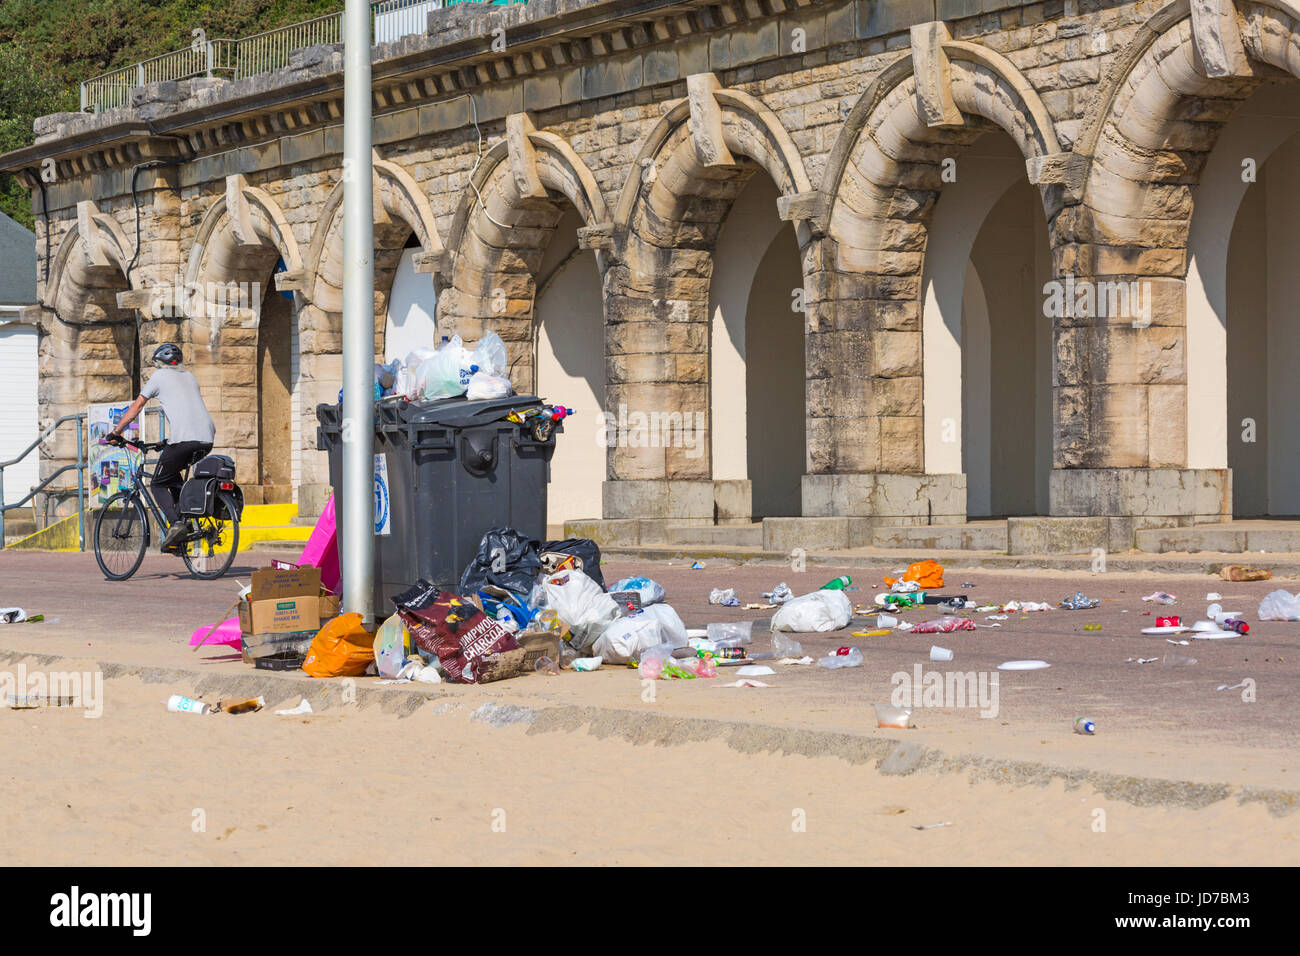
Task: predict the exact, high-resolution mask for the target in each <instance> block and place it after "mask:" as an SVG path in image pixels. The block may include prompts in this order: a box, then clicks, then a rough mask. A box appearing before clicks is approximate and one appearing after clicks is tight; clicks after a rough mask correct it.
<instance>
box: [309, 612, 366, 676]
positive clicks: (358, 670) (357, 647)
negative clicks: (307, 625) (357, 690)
mask: <svg viewBox="0 0 1300 956" xmlns="http://www.w3.org/2000/svg"><path fill="white" fill-rule="evenodd" d="M374 660H375V638H374V635H373V634H371V633H370V632H369V631H367V630H366V629H365V627H364V626H362V623H361V615H360V614H341V615H339V616H338V617H336V618H334V619H333V620H331V621H330V622H329V623H328V624H326V625H325V626H324V627H322V628H321V629H320V631H319V632H318V633H317V635H316V636H315V637H314V638H312V642H311V646H310V647H309V648H308V649H307V658H306V660H304V661H303V662H302V669H303V670H304V671H306V672H307V674H309V675H310V676H312V677H358V676H360V675H361V674H364V673H365V672H366V669H367V668H369V667H370V665H371V664H372V663H374Z"/></svg>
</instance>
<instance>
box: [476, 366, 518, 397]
mask: <svg viewBox="0 0 1300 956" xmlns="http://www.w3.org/2000/svg"><path fill="white" fill-rule="evenodd" d="M514 392H515V390H514V388H513V387H512V386H511V385H510V379H508V378H500V377H498V376H496V375H488V374H487V373H486V372H482V371H480V372H475V373H474V374H473V375H471V376H470V377H469V386H468V387H467V388H466V389H465V397H466V398H468V399H469V400H470V401H471V402H481V401H484V400H486V399H489V398H506V397H507V396H510V395H513V394H514Z"/></svg>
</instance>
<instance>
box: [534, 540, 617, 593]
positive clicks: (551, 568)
mask: <svg viewBox="0 0 1300 956" xmlns="http://www.w3.org/2000/svg"><path fill="white" fill-rule="evenodd" d="M538 557H540V558H541V561H542V571H544V572H545V573H546V574H559V573H560V572H561V571H566V570H568V569H569V568H577V569H578V570H579V571H581V572H582V573H583V574H585V575H586V576H587V577H589V578H591V579H592V580H593V581H595V582H596V583H597V584H599V585H600V589H601V590H602V591H603V590H605V576H604V575H603V574H601V573H600V546H599V545H598V544H596V542H595V541H592V540H591V539H590V538H565V539H564V540H562V541H546V542H543V544H542V546H541V547H540V548H539V549H538Z"/></svg>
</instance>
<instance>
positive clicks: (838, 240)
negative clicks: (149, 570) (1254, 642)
mask: <svg viewBox="0 0 1300 956" xmlns="http://www.w3.org/2000/svg"><path fill="white" fill-rule="evenodd" d="M1298 19H1300V12H1298V11H1297V10H1296V8H1294V7H1293V6H1292V5H1291V3H1290V2H1288V0H1271V2H1267V3H1264V2H1252V0H1236V2H1235V3H1234V2H1233V0H1174V2H1172V3H1167V4H1161V3H1154V2H1145V0H1144V2H1136V3H1107V2H1083V0H1050V2H1046V3H1020V2H1015V0H982V2H981V0H900V2H890V0H885V2H865V0H858V2H843V0H824V2H813V0H731V2H724V3H706V2H697V0H678V2H675V3H667V2H656V0H640V2H636V0H595V2H587V3H582V2H576V0H567V2H566V0H532V2H531V3H530V4H528V5H527V6H512V7H505V8H495V7H494V8H473V7H466V6H459V7H455V8H452V9H450V10H447V11H439V12H438V13H435V14H433V15H431V18H430V33H429V34H428V35H427V36H422V37H408V38H406V39H405V40H403V41H401V42H399V43H396V44H391V45H388V46H383V47H378V48H376V50H375V62H374V107H375V111H376V117H375V122H374V130H375V133H374V142H375V149H376V157H377V159H378V162H377V163H376V167H375V182H374V189H375V193H376V202H375V210H376V223H375V225H376V232H375V235H376V287H377V291H376V296H375V298H376V311H377V315H378V317H379V321H378V322H377V332H376V334H377V337H382V332H383V320H382V317H383V314H384V307H385V301H386V294H387V289H388V288H389V284H390V282H391V275H392V270H393V268H394V267H395V264H396V261H397V257H398V256H399V255H400V253H401V250H402V248H403V247H404V246H405V245H406V244H407V241H408V238H409V237H410V236H411V235H412V234H414V236H415V237H416V240H417V241H418V243H419V245H420V246H421V249H422V252H421V255H420V258H419V268H420V269H422V270H424V271H427V272H429V273H431V274H433V276H434V278H435V282H436V285H437V287H438V290H439V302H438V319H439V325H440V328H441V329H442V330H443V331H445V332H451V331H458V332H459V333H460V334H462V335H463V336H465V337H467V338H471V339H472V338H475V337H477V335H478V334H479V333H480V332H481V331H482V330H483V329H484V328H487V327H491V328H493V329H495V330H496V331H498V332H499V333H500V334H501V335H502V336H503V338H505V339H506V340H507V342H508V344H509V347H510V349H511V353H512V354H511V357H512V359H513V360H516V365H515V370H516V379H517V381H516V385H517V387H519V388H520V390H527V389H528V388H529V387H530V384H531V376H532V375H533V369H534V358H533V356H532V354H531V349H532V342H533V330H532V323H533V297H534V292H535V288H536V281H537V278H538V276H537V270H538V266H539V263H540V261H541V258H542V255H543V253H544V251H545V249H546V245H547V242H548V240H549V238H550V236H551V234H552V232H553V230H554V229H555V226H556V224H557V222H558V221H559V219H560V217H561V215H562V214H563V212H564V211H565V209H566V208H568V207H569V206H572V207H573V208H576V210H577V211H578V213H579V214H580V216H581V218H582V220H583V222H584V223H585V226H584V228H583V229H582V231H581V233H580V238H581V243H582V245H583V247H584V248H585V249H587V250H590V261H591V267H592V268H595V269H597V270H598V271H599V274H600V276H601V281H602V283H603V288H604V302H605V315H604V320H605V329H606V339H605V355H606V373H607V383H608V384H607V388H606V407H617V406H618V405H619V404H620V403H626V404H627V405H628V406H629V407H635V408H642V409H646V410H656V409H673V410H680V411H683V412H697V411H699V412H704V413H706V414H707V413H708V411H709V397H708V396H709V361H708V350H709V324H708V303H709V283H710V276H711V273H712V260H711V250H712V248H713V245H714V243H715V242H716V240H717V237H718V235H719V231H720V229H721V226H722V224H723V222H724V221H725V218H726V215H727V212H728V209H729V208H730V204H731V202H732V200H734V199H735V197H736V196H737V195H738V193H739V191H740V189H741V188H742V187H743V186H744V184H745V183H746V182H747V181H748V180H749V179H750V178H751V177H754V176H766V177H769V178H770V179H771V180H772V181H773V182H774V183H775V184H776V187H777V189H778V191H779V193H780V196H781V198H780V200H779V202H778V211H779V215H780V216H781V218H783V219H785V220H787V221H789V222H792V223H793V224H794V225H795V228H796V235H797V239H798V246H799V252H800V257H801V265H802V271H803V275H804V284H805V292H806V302H807V311H806V313H805V314H804V322H805V344H806V356H805V366H806V380H807V391H806V399H807V401H806V415H807V449H806V469H805V471H806V474H805V477H804V482H803V515H804V519H803V521H802V523H801V524H799V525H798V526H797V527H798V529H799V533H800V534H801V535H804V536H805V538H804V540H807V537H806V536H807V535H808V534H814V537H815V540H817V541H826V542H827V543H841V544H854V543H858V541H861V540H863V539H864V537H865V532H866V531H867V530H868V529H869V528H870V527H871V525H872V524H873V523H876V522H882V521H883V522H887V523H891V524H907V523H925V522H929V521H933V522H940V521H953V520H957V521H960V520H963V519H964V517H965V514H966V492H965V487H966V486H965V477H964V475H962V474H960V473H948V474H933V473H928V472H927V467H926V461H925V454H924V442H923V438H922V433H923V408H922V390H923V380H922V349H921V340H922V330H921V316H922V308H921V283H922V273H923V269H924V264H925V255H926V248H927V238H928V233H927V230H928V226H929V222H930V218H931V214H932V212H933V209H934V207H935V204H936V202H937V200H938V198H939V196H940V195H941V192H942V189H943V186H944V179H943V177H942V175H941V170H942V164H943V162H944V160H945V159H948V158H955V159H956V160H957V162H958V163H960V157H961V155H962V151H963V149H964V148H966V147H967V146H968V145H969V144H971V143H973V142H974V141H975V140H976V139H977V138H979V137H980V136H981V135H982V134H984V133H985V132H987V131H989V130H998V129H1000V130H1002V131H1004V132H1005V133H1006V134H1008V135H1009V136H1010V137H1011V139H1012V140H1014V142H1015V144H1016V145H1017V146H1018V148H1019V151H1020V153H1021V154H1022V155H1023V158H1024V160H1025V166H1026V174H1027V176H1028V179H1029V182H1031V183H1032V184H1034V185H1035V186H1036V188H1037V192H1038V195H1039V196H1040V197H1041V202H1042V206H1043V212H1044V215H1045V216H1046V219H1047V222H1048V227H1049V236H1050V245H1051V256H1052V262H1053V267H1054V269H1055V272H1056V274H1057V275H1058V276H1064V275H1066V274H1071V275H1074V276H1077V277H1079V279H1080V281H1083V280H1087V279H1097V280H1101V281H1110V280H1123V281H1129V280H1142V281H1149V282H1150V283H1151V287H1152V288H1153V290H1154V301H1155V304H1154V308H1153V310H1152V324H1151V325H1150V327H1143V326H1141V325H1140V324H1139V326H1135V325H1134V322H1133V321H1132V317H1131V316H1127V315H1120V316H1114V315H1112V316H1109V317H1106V318H1100V319H1095V318H1067V317H1063V318H1059V319H1057V320H1056V324H1055V328H1054V348H1053V350H1052V351H1053V358H1052V366H1053V367H1052V394H1053V399H1052V408H1053V420H1054V423H1055V428H1054V432H1055V439H1054V446H1053V454H1052V458H1053V465H1054V468H1053V472H1052V475H1051V499H1050V500H1051V513H1052V514H1053V515H1056V516H1062V517H1069V516H1109V517H1115V518H1138V519H1140V523H1147V524H1154V525H1161V524H1163V525H1177V524H1188V523H1191V522H1193V521H1205V520H1217V519H1218V518H1219V517H1221V516H1223V515H1224V514H1227V513H1230V504H1229V502H1230V500H1231V498H1230V474H1229V472H1228V470H1227V469H1226V468H1218V469H1190V468H1188V453H1187V446H1188V421H1187V388H1188V382H1187V370H1186V363H1185V356H1184V353H1185V322H1184V305H1183V301H1184V277H1185V274H1186V268H1187V261H1186V260H1187V255H1186V248H1187V236H1188V228H1189V223H1190V219H1191V214H1192V196H1193V187H1194V186H1195V184H1196V182H1197V175H1198V172H1199V170H1200V168H1201V166H1202V165H1203V163H1204V160H1205V157H1206V156H1207V154H1208V152H1209V150H1210V149H1211V147H1212V146H1213V145H1214V142H1215V139H1216V135H1217V132H1218V130H1219V128H1220V127H1221V126H1222V125H1223V124H1224V123H1225V122H1226V121H1227V119H1228V118H1229V117H1230V116H1231V115H1232V113H1233V111H1234V109H1235V107H1236V106H1237V105H1238V104H1239V103H1240V102H1241V101H1242V100H1243V99H1244V98H1245V97H1247V96H1248V95H1249V94H1250V93H1251V92H1252V91H1253V90H1255V89H1256V88H1258V87H1259V86H1260V85H1262V84H1264V83H1269V82H1276V81H1280V80H1284V79H1285V80H1290V79H1291V78H1292V77H1293V75H1300V34H1298V33H1297V20H1298ZM498 27H504V30H505V34H504V36H505V41H506V47H505V50H504V52H496V51H494V50H493V47H492V41H493V36H494V35H493V30H494V28H498ZM341 68H342V53H341V50H340V49H338V48H331V47H318V48H311V49H308V50H304V51H301V53H300V54H296V55H295V60H294V63H293V64H292V65H291V67H290V68H288V69H285V70H282V71H279V72H278V73H275V74H271V75H268V76H263V77H254V78H249V79H246V80H241V81H237V82H227V81H222V80H196V81H188V82H180V83H166V84H158V85H155V86H152V87H146V88H143V89H141V90H139V91H137V93H136V99H135V101H134V103H133V104H132V106H131V107H129V108H122V109H117V110H112V111H108V112H105V113H102V114H99V115H95V116H89V115H80V114H74V115H69V114H60V115H55V116H50V117H45V118H44V119H42V120H40V121H38V124H37V134H38V135H37V142H36V144H35V145H34V146H33V147H30V148H28V149H25V150H20V151H18V152H16V153H11V154H9V155H8V156H7V157H5V164H4V165H5V166H6V167H7V168H9V169H17V170H26V171H27V173H26V176H27V180H28V182H29V184H30V185H31V186H32V188H33V195H34V198H33V203H34V208H35V209H36V211H37V241H38V254H39V256H40V259H41V265H40V267H39V268H41V270H42V271H41V274H40V276H39V280H40V286H39V288H40V297H41V302H42V304H43V306H42V311H41V325H42V329H43V331H44V335H43V338H42V344H41V353H40V354H41V396H40V398H41V404H42V408H43V413H44V415H45V416H48V417H50V418H52V417H55V416H57V415H61V414H65V413H67V412H68V411H71V410H74V409H79V408H81V407H82V406H84V404H85V403H87V402H89V401H101V400H117V399H122V398H124V397H125V396H126V395H127V393H128V392H129V390H130V387H131V381H130V376H131V359H130V351H131V349H132V347H138V348H139V349H140V350H141V354H143V355H146V356H147V354H148V350H149V349H150V348H151V346H152V344H153V343H154V342H157V341H160V340H176V339H179V340H180V341H182V342H183V343H184V344H185V346H186V348H187V351H189V352H191V353H192V355H193V360H192V361H193V366H194V369H195V372H196V374H197V375H199V378H200V382H201V384H202V386H203V389H204V392H205V396H206V397H207V399H208V401H209V405H210V407H212V408H213V409H214V410H217V418H218V422H219V434H218V439H217V440H218V444H219V445H220V446H222V447H223V448H224V449H227V450H230V451H232V452H233V453H234V454H235V456H236V459H237V460H238V461H239V462H240V469H241V471H240V475H239V478H240V480H241V481H246V482H250V483H255V478H256V476H255V475H254V474H253V472H252V469H253V468H254V466H253V465H252V464H250V462H253V461H255V459H256V445H257V434H258V428H257V420H256V418H257V407H258V406H257V398H256V394H255V392H256V388H255V386H256V379H255V377H254V375H255V364H256V347H257V335H258V329H257V326H258V320H259V315H258V308H257V305H259V304H260V303H254V304H253V305H254V307H253V308H242V309H241V308H230V307H228V306H227V305H226V304H225V303H223V302H213V303H207V304H200V303H197V302H194V301H189V300H187V301H186V305H185V307H184V309H183V314H180V315H170V314H162V313H164V312H166V311H167V310H165V309H159V308H158V303H159V301H160V299H166V298H167V296H165V295H162V296H160V293H159V290H160V289H161V290H167V289H171V288H172V287H173V286H175V285H176V277H177V276H178V275H179V276H182V277H183V280H184V282H185V283H199V284H203V285H202V287H203V288H208V287H209V285H208V284H211V283H220V282H248V283H253V282H257V283H261V284H262V285H263V286H264V287H268V288H269V287H271V286H270V284H271V282H272V269H273V268H274V267H275V264H276V262H277V260H282V261H283V263H284V271H281V272H279V273H278V274H276V275H275V278H274V288H275V289H277V290H281V291H284V290H291V291H293V292H295V293H296V296H295V322H296V341H297V349H298V353H299V355H300V371H299V378H298V384H297V392H298V394H297V396H296V399H295V401H296V407H297V408H298V414H299V415H300V417H301V419H302V429H301V445H302V450H301V460H302V465H301V469H302V470H301V479H300V484H299V497H300V501H301V502H302V504H303V507H304V510H306V511H308V512H310V511H311V510H312V508H313V507H316V506H319V503H320V502H321V501H322V494H323V489H324V484H325V481H326V478H325V470H324V462H323V461H322V460H321V458H322V456H321V455H320V454H319V453H318V452H316V451H314V426H313V423H312V421H311V410H312V409H313V408H314V406H315V404H316V403H317V402H319V401H331V400H333V398H334V395H335V394H336V392H337V389H338V384H339V378H340V369H341V362H340V359H339V348H340V309H341V288H342V281H343V276H342V275H341V266H340V262H341V202H340V200H341V195H342V188H341V182H342V172H343V171H342V169H341V148H342V126H341V123H342V113H341V110H342V74H341ZM475 120H477V123H478V130H481V133H482V137H483V139H482V142H480V139H479V132H478V131H477V130H476V127H475V125H474V121H475ZM51 158H52V159H53V160H54V161H55V163H56V169H57V178H56V180H55V181H54V182H53V183H42V182H41V177H40V175H39V172H40V168H41V164H42V162H43V161H45V160H47V159H51ZM471 180H472V182H471ZM133 181H134V195H133V188H132V187H133ZM480 196H481V201H480V198H479V197H480ZM47 219H48V225H47V222H46V220H47ZM137 222H138V226H137ZM46 268H48V275H47V274H46V272H45V269H46ZM137 313H138V315H139V317H140V321H139V322H138V323H137V320H136V316H137ZM137 335H138V341H134V340H135V339H136V337H137ZM681 451H682V450H681V449H677V448H671V447H670V448H663V447H649V448H612V449H610V450H609V454H608V474H607V478H608V481H607V482H606V484H605V486H604V502H603V517H604V518H606V519H610V520H614V521H618V520H623V521H631V520H634V519H665V518H669V517H672V518H674V519H676V520H679V521H684V522H698V523H711V522H713V521H715V520H724V521H725V520H737V519H743V518H746V517H747V516H748V514H749V510H748V509H749V503H748V491H747V488H746V487H745V485H746V484H747V483H746V482H735V481H732V482H715V481H713V480H712V477H711V467H710V461H709V458H708V456H707V455H706V456H703V457H688V456H686V455H684V454H681V453H680V452H681ZM71 454H72V448H71V446H70V444H69V441H68V439H67V438H66V437H65V438H63V439H61V440H59V441H55V442H53V443H52V444H51V445H50V447H49V448H48V449H47V451H46V455H47V458H46V467H50V468H52V467H54V466H55V465H56V464H57V463H61V462H63V461H66V460H67V459H68V458H69V457H70V456H71ZM594 510H595V508H594V507H593V512H594ZM593 517H595V515H594V514H593ZM1133 525H1134V522H1132V521H1130V522H1127V523H1126V524H1125V525H1124V526H1123V527H1125V528H1126V529H1128V531H1129V533H1131V528H1132V527H1133ZM773 540H774V541H775V542H776V543H778V544H779V543H781V541H782V538H781V536H780V535H779V534H778V535H777V536H776V537H775V538H774V539H773ZM1120 543H1121V544H1123V542H1122V541H1121V542H1120Z"/></svg>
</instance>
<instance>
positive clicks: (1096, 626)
mask: <svg viewBox="0 0 1300 956" xmlns="http://www.w3.org/2000/svg"><path fill="white" fill-rule="evenodd" d="M1083 629H1084V630H1085V631H1100V630H1101V625H1100V624H1085V625H1083Z"/></svg>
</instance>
